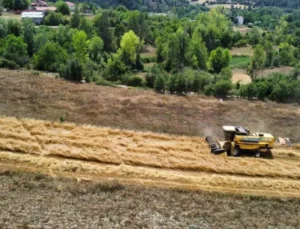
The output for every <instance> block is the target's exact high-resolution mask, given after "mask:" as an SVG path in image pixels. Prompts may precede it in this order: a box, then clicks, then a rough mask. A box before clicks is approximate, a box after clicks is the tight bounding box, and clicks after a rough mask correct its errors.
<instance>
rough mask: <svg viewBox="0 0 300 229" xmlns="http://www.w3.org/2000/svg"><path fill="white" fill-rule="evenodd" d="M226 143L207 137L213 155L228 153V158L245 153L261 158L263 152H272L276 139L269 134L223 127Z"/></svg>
mask: <svg viewBox="0 0 300 229" xmlns="http://www.w3.org/2000/svg"><path fill="white" fill-rule="evenodd" d="M223 131H224V135H225V141H219V140H218V139H217V138H215V137H212V136H207V137H206V141H207V142H208V144H209V147H210V149H211V152H212V153H215V154H221V153H224V152H227V155H228V156H235V157H236V156H239V155H240V154H241V153H242V152H243V151H247V152H251V153H253V155H254V156H255V157H260V156H261V153H263V152H267V153H269V152H270V149H272V148H273V146H274V142H275V139H274V137H273V136H272V135H271V134H268V133H251V132H250V130H249V129H247V128H244V127H237V126H223Z"/></svg>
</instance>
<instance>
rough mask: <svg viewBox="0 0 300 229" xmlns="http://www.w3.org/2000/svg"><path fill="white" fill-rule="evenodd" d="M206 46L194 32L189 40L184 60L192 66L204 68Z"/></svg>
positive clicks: (206, 54) (205, 67) (206, 56)
mask: <svg viewBox="0 0 300 229" xmlns="http://www.w3.org/2000/svg"><path fill="white" fill-rule="evenodd" d="M207 58H208V53H207V48H206V46H205V44H204V42H203V41H202V38H201V37H200V36H199V34H198V33H194V34H193V37H192V39H191V41H190V42H189V47H188V52H187V55H186V59H187V60H186V62H188V63H189V65H190V66H192V67H194V68H199V69H202V70H206V69H207V66H206V63H207Z"/></svg>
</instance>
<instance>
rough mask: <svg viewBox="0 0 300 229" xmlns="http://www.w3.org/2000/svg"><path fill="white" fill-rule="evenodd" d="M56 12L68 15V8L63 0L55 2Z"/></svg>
mask: <svg viewBox="0 0 300 229" xmlns="http://www.w3.org/2000/svg"><path fill="white" fill-rule="evenodd" d="M55 6H56V12H58V13H61V14H62V15H70V8H69V6H68V5H67V3H65V2H63V1H57V2H56V3H55Z"/></svg>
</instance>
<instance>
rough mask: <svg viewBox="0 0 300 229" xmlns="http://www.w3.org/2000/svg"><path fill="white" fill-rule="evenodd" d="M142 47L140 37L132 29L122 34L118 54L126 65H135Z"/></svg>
mask: <svg viewBox="0 0 300 229" xmlns="http://www.w3.org/2000/svg"><path fill="white" fill-rule="evenodd" d="M141 47H142V43H141V41H140V38H139V37H138V36H136V35H135V33H134V32H133V31H132V30H130V31H128V32H127V33H125V34H124V35H123V36H122V39H121V43H120V49H119V50H118V55H119V56H120V58H121V60H122V61H123V62H124V63H125V65H127V66H131V67H135V66H136V61H137V58H138V55H139V53H140V50H141Z"/></svg>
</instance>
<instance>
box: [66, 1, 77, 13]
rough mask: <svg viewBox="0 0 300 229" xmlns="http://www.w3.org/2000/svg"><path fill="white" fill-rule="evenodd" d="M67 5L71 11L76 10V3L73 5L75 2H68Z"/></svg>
mask: <svg viewBox="0 0 300 229" xmlns="http://www.w3.org/2000/svg"><path fill="white" fill-rule="evenodd" d="M66 4H67V5H68V6H69V8H70V10H71V11H74V10H75V3H73V2H66Z"/></svg>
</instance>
